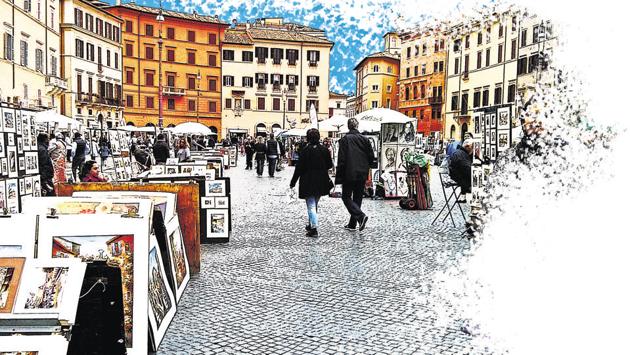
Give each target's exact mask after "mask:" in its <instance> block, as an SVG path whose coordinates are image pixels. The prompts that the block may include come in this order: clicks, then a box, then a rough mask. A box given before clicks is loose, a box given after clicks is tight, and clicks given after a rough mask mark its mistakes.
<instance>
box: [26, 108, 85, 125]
mask: <svg viewBox="0 0 630 355" xmlns="http://www.w3.org/2000/svg"><path fill="white" fill-rule="evenodd" d="M35 122H37V123H48V124H51V123H52V124H55V123H56V124H58V125H59V127H63V128H66V127H68V125H70V127H72V128H76V129H78V128H79V127H80V126H81V125H82V123H81V122H79V121H77V120H75V119H72V118H70V117H68V116H64V115H60V114H58V113H57V112H55V110H46V111H41V112H38V113H36V114H35Z"/></svg>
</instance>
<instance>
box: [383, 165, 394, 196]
mask: <svg viewBox="0 0 630 355" xmlns="http://www.w3.org/2000/svg"><path fill="white" fill-rule="evenodd" d="M380 179H382V180H383V189H384V190H385V197H396V193H397V191H396V173H395V171H394V170H385V171H383V172H382V173H381V175H380Z"/></svg>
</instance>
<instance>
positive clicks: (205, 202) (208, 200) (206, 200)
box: [201, 197, 218, 209]
mask: <svg viewBox="0 0 630 355" xmlns="http://www.w3.org/2000/svg"><path fill="white" fill-rule="evenodd" d="M217 198H218V197H202V198H201V208H203V209H207V208H214V201H215V199H217Z"/></svg>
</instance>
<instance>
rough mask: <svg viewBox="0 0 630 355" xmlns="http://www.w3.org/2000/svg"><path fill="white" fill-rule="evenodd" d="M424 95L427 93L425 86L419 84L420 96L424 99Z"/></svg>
mask: <svg viewBox="0 0 630 355" xmlns="http://www.w3.org/2000/svg"><path fill="white" fill-rule="evenodd" d="M426 95H427V90H426V88H425V87H424V85H422V86H420V97H421V98H423V99H424V98H425V97H426Z"/></svg>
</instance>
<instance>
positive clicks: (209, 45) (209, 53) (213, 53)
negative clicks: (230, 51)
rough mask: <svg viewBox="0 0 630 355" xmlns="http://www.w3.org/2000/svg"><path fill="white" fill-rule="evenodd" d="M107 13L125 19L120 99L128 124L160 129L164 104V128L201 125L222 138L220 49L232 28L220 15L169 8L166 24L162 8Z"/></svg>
mask: <svg viewBox="0 0 630 355" xmlns="http://www.w3.org/2000/svg"><path fill="white" fill-rule="evenodd" d="M108 11H110V12H111V13H112V14H114V15H116V16H118V17H120V18H122V19H123V21H124V25H123V30H122V32H123V37H122V46H123V89H122V90H123V95H122V97H123V99H124V100H125V113H124V116H125V121H126V122H127V124H133V125H136V126H158V125H159V123H160V122H159V107H160V104H161V105H162V111H163V123H162V124H163V126H164V127H167V126H171V125H177V124H179V123H183V122H191V121H192V122H195V121H197V122H199V123H201V124H203V125H205V126H208V127H210V129H212V130H214V131H215V132H217V133H219V134H220V131H221V86H222V85H221V55H220V46H221V44H222V42H223V39H224V36H225V29H226V28H227V27H228V24H227V23H225V22H223V21H221V20H219V18H218V17H217V16H206V15H199V14H197V13H195V12H193V13H192V14H188V13H182V12H175V11H169V10H163V11H162V14H163V17H164V21H157V20H156V18H157V16H158V14H159V13H160V10H159V9H157V8H152V7H146V6H140V5H136V4H134V3H127V4H122V5H117V6H112V7H109V8H108ZM160 53H161V64H160V61H159V58H160ZM160 70H161V71H160ZM160 79H161V80H162V100H161V101H160V94H159V82H160ZM219 138H220V137H219Z"/></svg>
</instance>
